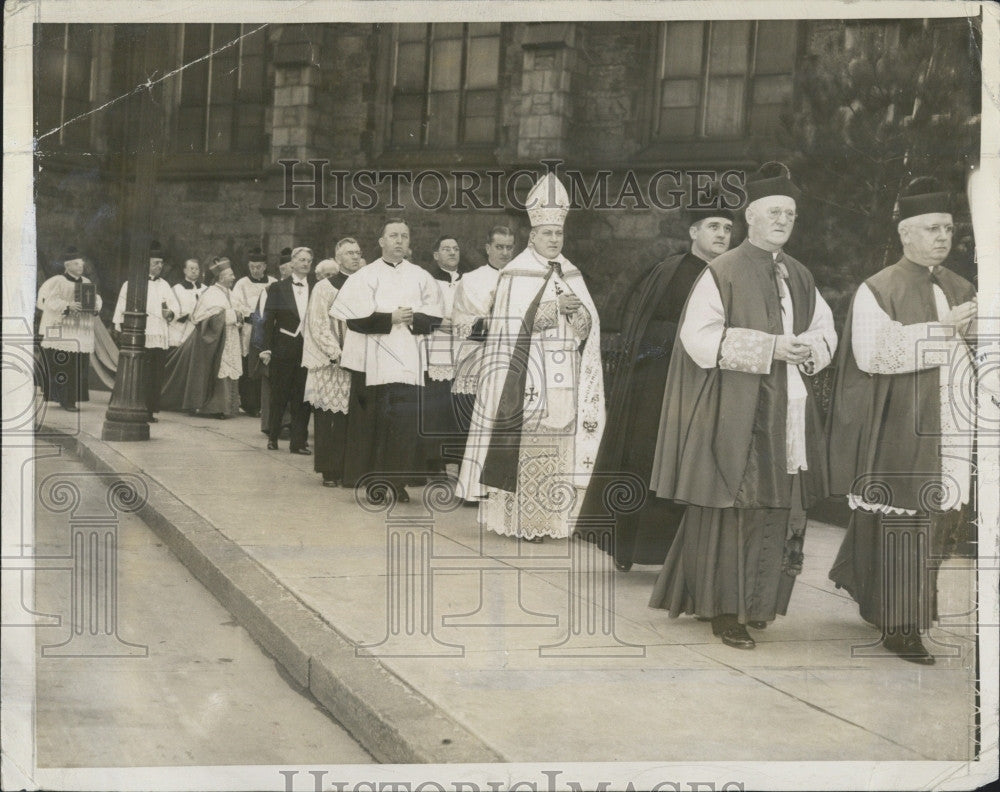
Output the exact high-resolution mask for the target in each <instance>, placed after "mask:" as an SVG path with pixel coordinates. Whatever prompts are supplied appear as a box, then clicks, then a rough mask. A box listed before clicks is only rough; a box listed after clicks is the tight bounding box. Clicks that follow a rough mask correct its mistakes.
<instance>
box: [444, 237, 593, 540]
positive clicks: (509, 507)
mask: <svg viewBox="0 0 1000 792" xmlns="http://www.w3.org/2000/svg"><path fill="white" fill-rule="evenodd" d="M567 292H572V293H573V294H575V295H576V296H577V297H579V298H580V300H581V302H582V303H583V305H582V307H581V308H580V309H579V310H577V311H576V312H575V313H574V314H573V315H572V316H571V317H567V316H565V315H563V314H561V313H559V311H558V296H559V294H561V293H567ZM599 339H600V320H599V318H598V314H597V309H596V307H595V305H594V302H593V300H592V299H591V297H590V293H589V292H588V290H587V286H586V284H585V283H584V280H583V275H582V274H581V273H580V270H579V269H577V268H576V267H575V266H574V265H573V264H571V263H570V262H569V261H568V260H567V259H566V258H565V257H564V256H562V255H560V256H559V257H558V258H557V259H556V260H555V261H554V262H553V263H551V264H550V263H549V262H548V261H546V260H545V259H543V258H541V257H540V256H539V255H538V254H537V253H536V252H535V251H534V250H533V249H532V248H527V249H526V250H524V251H523V252H522V253H521V254H520V255H518V256H516V257H515V258H514V259H513V260H512V261H511V262H510V263H509V264H508V265H507V266H506V267H504V269H503V270H502V271H501V273H500V277H499V279H498V282H497V287H496V298H495V301H494V305H493V311H492V314H491V316H490V319H489V329H488V333H487V336H486V340H485V342H484V348H483V352H482V365H481V369H480V381H479V389H478V393H477V397H476V404H475V408H474V410H473V415H472V422H471V423H472V425H471V428H470V430H469V436H468V440H467V443H466V450H465V458H464V459H463V461H462V467H461V471H460V474H459V491H460V493H461V494H462V495H463V497H464V498H465V499H466V500H480V506H479V521H480V525H481V526H483V527H486V528H487V529H488V530H491V531H494V532H495V533H499V534H502V535H506V536H517V537H521V538H527V539H534V538H538V537H543V536H550V537H554V538H566V537H567V536H569V530H570V524H571V521H572V520H573V518H574V517H575V516H576V514H577V512H578V511H579V508H580V500H581V498H582V496H583V492H584V490H585V488H586V486H587V482H588V481H589V478H590V474H591V471H592V470H593V465H594V459H595V457H596V454H597V448H598V446H599V444H600V441H601V434H602V432H603V430H604V377H603V373H602V371H601V356H600V343H599Z"/></svg>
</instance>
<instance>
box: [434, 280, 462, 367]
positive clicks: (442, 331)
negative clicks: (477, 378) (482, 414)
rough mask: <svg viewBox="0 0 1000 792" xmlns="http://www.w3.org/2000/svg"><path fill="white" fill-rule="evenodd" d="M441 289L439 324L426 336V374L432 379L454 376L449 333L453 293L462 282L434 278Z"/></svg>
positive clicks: (452, 348)
mask: <svg viewBox="0 0 1000 792" xmlns="http://www.w3.org/2000/svg"><path fill="white" fill-rule="evenodd" d="M434 282H435V283H436V284H437V285H438V289H440V291H441V304H442V305H443V306H444V307H443V310H444V314H443V317H442V318H443V319H444V322H443V323H442V324H441V326H440V327H439V328H438V329H437V330H435V331H434V332H433V333H431V334H430V335H429V336H427V339H426V343H427V376H428V377H429V378H430V379H432V380H450V379H453V378H454V377H455V350H454V339H453V337H452V334H451V317H452V310H453V307H454V303H455V293H456V291H458V288H459V285H460V284H461V283H462V280H461V278H457V277H456V278H452V279H451V280H438V279H437V278H435V279H434Z"/></svg>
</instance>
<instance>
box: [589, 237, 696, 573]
mask: <svg viewBox="0 0 1000 792" xmlns="http://www.w3.org/2000/svg"><path fill="white" fill-rule="evenodd" d="M705 266H706V262H705V261H703V260H702V259H700V258H698V257H697V256H695V255H694V254H693V253H685V254H681V255H677V256H672V257H671V258H668V259H666V260H664V261H662V262H660V263H659V264H657V265H655V266H654V267H653V268H652V269H650V270H649V271H647V272H646V273H644V274H643V275H642V276H641V277H640V278H639V280H637V281H636V282H635V283H634V284H633V286H632V288H631V289H630V290H629V294H628V295H627V297H626V300H625V307H624V314H623V319H622V325H621V328H622V330H621V334H622V337H621V346H620V353H619V354H618V355H617V357H616V360H615V367H614V371H613V373H612V386H611V395H610V397H609V399H608V405H607V425H606V428H605V430H604V437H603V438H602V440H601V447H600V450H599V451H598V454H597V461H596V462H595V464H594V473H593V476H592V478H591V481H590V485H589V487H588V488H587V494H586V495H585V497H584V502H583V506H582V508H581V512H580V516H581V518H583V519H582V520H581V523H580V526H581V527H580V528H578V529H577V532H578V533H579V534H581V535H582V536H585V537H587V536H590V537H593V533H591V532H590V531H589V530H587V529H586V528H583V526H593V525H594V521H595V520H599V519H600V518H601V517H602V516H607V517H608V519H610V516H609V515H610V514H611V512H610V511H609V507H608V504H607V503H606V497H605V493H606V492H610V490H609V488H612V489H613V488H614V487H615V482H616V481H625V480H626V479H627V480H628V481H629V482H630V484H629V485H628V486H632V485H638V486H640V488H641V489H640V491H639V492H638V493H636V494H638V496H639V497H640V498H641V499H642V505H641V506H640V507H639V508H638V509H634V510H633V507H632V506H629V507H627V509H626V510H624V511H621V512H618V513H615V515H614V532H613V547H614V557H615V561H616V562H617V563H618V564H619V565H621V566H624V567H628V566H631V565H632V564H662V563H663V560H664V559H665V558H666V555H667V550H668V549H669V548H670V543H671V542H672V541H673V538H674V534H675V533H676V532H677V526H678V524H679V523H680V521H681V518H682V517H683V516H684V507H683V506H681V505H678V504H674V503H673V502H672V501H668V500H664V499H662V498H657V497H656V496H655V494H654V493H652V492H650V491H649V480H650V473H651V471H652V467H653V455H654V454H655V452H656V441H657V437H658V436H659V432H658V429H659V425H660V413H661V409H662V407H663V390H664V386H665V384H666V380H667V369H668V368H669V366H670V354H671V351H672V350H673V347H674V338H675V336H676V335H677V327H678V323H679V321H680V317H681V314H682V312H683V311H684V304H685V303H686V302H687V297H688V294H689V293H690V291H691V289H692V287H693V286H694V284H695V281H696V280H697V279H698V276H699V275H700V274H701V272H702V270H703V269H704V268H705ZM622 473H624V474H631V475H626V476H622V475H621V474H622ZM638 482H641V485H639V484H638ZM630 499H631V495H630ZM614 500H615V499H614V498H612V501H614ZM633 505H634V504H633Z"/></svg>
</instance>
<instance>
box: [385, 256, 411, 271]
mask: <svg viewBox="0 0 1000 792" xmlns="http://www.w3.org/2000/svg"><path fill="white" fill-rule="evenodd" d="M379 261H381V262H382V263H383V264H385V265H386V266H387V267H392V268H393V269H396V267H398V266H399V265H400V264H402V263H403V262H404V261H406V259H405V258H403V259H400V260H399V261H397V262H396V263H395V264H393V263H392V262H391V261H386V260H385V259H384V258H379Z"/></svg>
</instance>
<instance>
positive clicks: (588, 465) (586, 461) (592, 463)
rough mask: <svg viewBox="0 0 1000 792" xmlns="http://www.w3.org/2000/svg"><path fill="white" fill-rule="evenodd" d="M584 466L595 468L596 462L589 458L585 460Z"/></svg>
mask: <svg viewBox="0 0 1000 792" xmlns="http://www.w3.org/2000/svg"><path fill="white" fill-rule="evenodd" d="M583 466H584V467H593V466H594V460H593V459H591V458H590V457H587V458H586V459H585V460H583Z"/></svg>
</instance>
